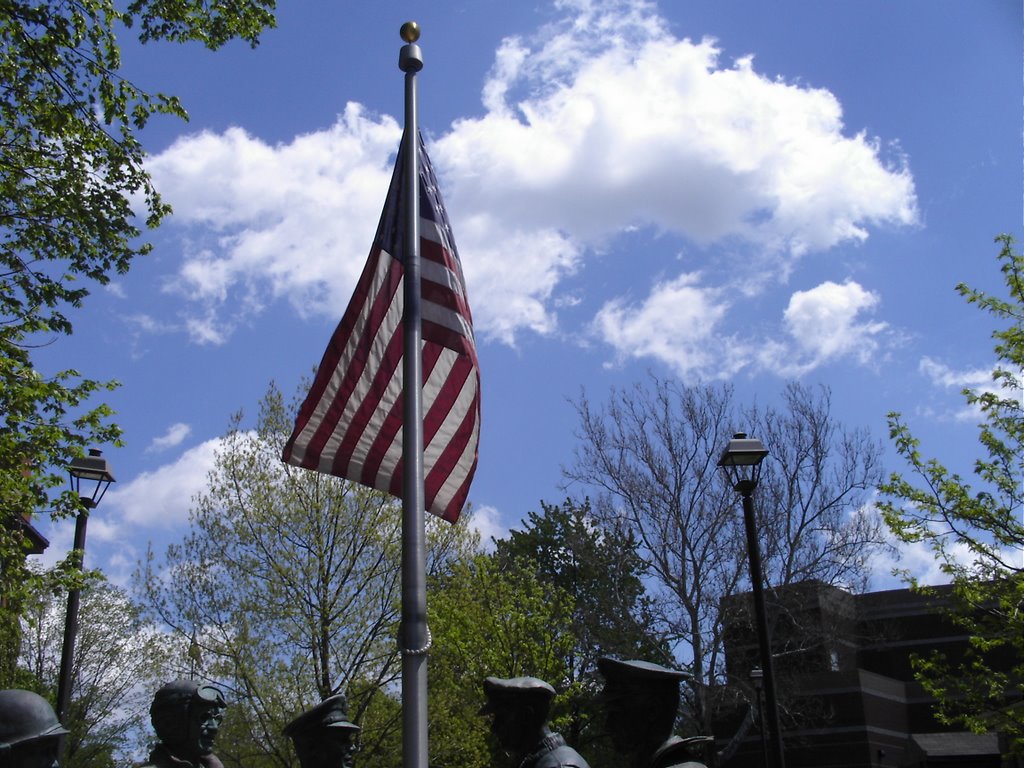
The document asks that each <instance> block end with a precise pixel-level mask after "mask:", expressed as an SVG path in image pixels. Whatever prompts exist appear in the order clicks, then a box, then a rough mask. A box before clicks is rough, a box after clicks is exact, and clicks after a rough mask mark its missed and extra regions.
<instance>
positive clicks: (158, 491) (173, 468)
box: [103, 438, 221, 529]
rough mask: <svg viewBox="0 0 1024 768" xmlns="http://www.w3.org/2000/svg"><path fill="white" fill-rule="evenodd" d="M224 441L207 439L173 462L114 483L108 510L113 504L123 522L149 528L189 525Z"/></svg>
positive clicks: (108, 494)
mask: <svg viewBox="0 0 1024 768" xmlns="http://www.w3.org/2000/svg"><path fill="white" fill-rule="evenodd" d="M220 445H221V440H220V438H215V439H212V440H207V441H206V442H204V443H202V444H200V445H197V446H195V447H194V448H189V449H188V450H187V451H185V452H184V453H183V454H181V456H179V457H178V458H177V459H175V460H174V461H173V462H171V463H169V464H165V465H163V466H162V467H160V468H158V469H156V470H153V471H152V472H143V473H141V474H140V475H137V476H136V477H135V478H134V479H132V480H131V481H130V482H128V483H127V484H125V485H123V486H120V487H118V486H114V487H112V488H111V490H110V491H108V492H107V495H106V498H105V499H104V501H103V506H104V508H105V511H108V510H110V509H111V508H112V509H113V511H114V512H115V513H118V514H119V517H120V520H121V521H122V522H123V523H129V524H132V525H137V526H142V527H147V528H160V529H173V528H179V527H181V526H183V525H185V524H186V523H187V522H188V515H189V510H190V508H191V505H192V498H193V497H194V496H195V495H196V494H197V493H199V492H200V491H202V490H203V489H204V488H205V487H206V478H207V474H208V473H209V472H210V470H211V469H213V465H214V459H215V456H216V452H217V450H218V449H219V447H220ZM108 514H109V512H108Z"/></svg>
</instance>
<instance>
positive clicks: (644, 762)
mask: <svg viewBox="0 0 1024 768" xmlns="http://www.w3.org/2000/svg"><path fill="white" fill-rule="evenodd" d="M597 668H598V669H599V670H600V672H601V675H602V676H603V677H604V681H605V682H604V690H602V691H601V701H602V702H603V703H604V708H605V715H606V717H607V728H608V734H609V736H611V740H612V746H614V748H615V751H616V752H618V753H619V754H620V755H622V756H623V757H625V758H627V759H628V760H629V763H630V765H631V766H632V768H705V766H704V764H703V763H701V762H698V761H696V760H694V759H693V751H694V748H695V747H696V746H697V745H699V744H703V743H705V742H706V741H707V739H705V738H703V737H698V738H696V739H682V738H680V737H678V736H674V735H673V734H672V728H673V726H674V725H675V720H676V712H677V711H678V710H679V684H680V682H681V681H682V680H683V679H684V678H686V673H685V672H681V671H679V670H677V669H669V668H667V667H663V666H661V665H659V664H653V663H651V662H649V661H637V660H630V661H622V660H619V659H611V658H608V657H604V658H600V659H598V660H597Z"/></svg>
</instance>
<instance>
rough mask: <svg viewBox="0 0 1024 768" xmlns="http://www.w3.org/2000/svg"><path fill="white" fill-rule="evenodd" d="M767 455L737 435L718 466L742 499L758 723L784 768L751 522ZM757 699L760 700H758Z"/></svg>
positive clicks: (754, 442) (758, 443)
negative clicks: (763, 713)
mask: <svg viewBox="0 0 1024 768" xmlns="http://www.w3.org/2000/svg"><path fill="white" fill-rule="evenodd" d="M767 455H768V450H767V449H766V448H765V447H764V444H763V443H762V442H761V441H760V440H757V439H754V438H751V437H747V435H746V433H745V432H737V433H736V434H735V435H733V438H732V440H730V441H729V444H728V445H727V446H726V447H725V450H724V451H722V457H721V458H720V459H719V460H718V466H720V467H721V468H722V469H723V470H724V471H725V474H726V476H727V477H728V478H729V482H730V483H731V484H732V487H733V489H734V490H735V491H736V492H737V493H739V494H740V495H741V496H742V497H743V524H744V527H745V528H746V531H747V557H748V559H749V560H750V589H751V592H753V594H754V618H755V620H756V622H757V641H758V647H759V648H760V651H761V674H762V677H763V680H764V693H765V700H766V702H765V703H766V706H767V709H768V721H767V723H765V722H762V723H761V732H762V734H763V733H764V730H765V726H766V725H767V726H768V730H769V732H770V734H771V742H772V751H773V752H774V758H775V761H774V764H775V768H786V760H785V756H784V754H783V749H782V731H781V730H780V728H779V706H778V700H777V699H776V696H775V673H774V671H773V664H772V646H771V642H770V641H769V639H768V619H767V614H766V612H765V607H764V585H763V584H762V579H763V573H762V570H761V548H760V546H759V545H758V542H757V528H756V526H755V522H754V499H753V495H754V489H755V488H757V481H758V480H759V479H760V476H761V462H762V461H764V459H765V457H766V456H767ZM759 700H760V697H759Z"/></svg>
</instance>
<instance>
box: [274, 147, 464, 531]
mask: <svg viewBox="0 0 1024 768" xmlns="http://www.w3.org/2000/svg"><path fill="white" fill-rule="evenodd" d="M417 139H418V141H417V144H416V146H417V149H418V151H419V174H420V178H419V195H420V274H421V296H422V302H421V305H422V329H423V475H424V491H425V501H426V508H427V511H428V512H431V513H432V514H435V515H437V516H438V517H442V518H444V519H445V520H449V521H451V522H455V520H457V519H458V517H459V513H460V512H461V511H462V507H463V504H464V503H465V501H466V497H467V495H468V494H469V486H470V483H471V482H472V480H473V473H474V472H475V471H476V463H477V445H478V443H479V436H480V369H479V364H478V362H477V356H476V346H475V344H474V341H473V320H472V317H471V315H470V311H469V303H468V301H467V300H466V286H465V281H464V279H463V276H462V264H461V262H460V261H459V254H458V251H457V250H456V248H455V240H454V238H453V237H452V230H451V226H450V225H449V223H448V215H447V213H445V209H444V203H443V202H442V200H441V192H440V190H439V189H438V186H437V179H436V178H435V176H434V171H433V169H432V168H431V166H430V159H429V158H428V157H427V152H426V148H425V147H424V145H423V137H422V136H418V137H417ZM404 147H405V142H404V141H403V142H402V148H400V149H399V152H398V158H397V159H396V161H395V170H394V173H393V174H392V177H391V186H390V187H389V188H388V196H387V200H386V201H385V203H384V211H383V213H382V214H381V218H380V224H379V225H378V226H377V236H376V237H375V238H374V240H373V247H372V248H371V249H370V257H369V259H368V260H367V262H366V266H365V267H364V268H363V273H362V275H361V276H360V278H359V282H358V283H357V285H356V289H355V293H354V294H353V296H352V300H351V301H350V302H349V305H348V308H347V309H346V310H345V314H344V316H343V317H342V318H341V322H340V323H339V324H338V327H337V329H336V330H335V331H334V335H333V336H332V337H331V342H330V344H329V345H328V347H327V351H326V352H325V353H324V357H323V360H321V361H320V366H319V368H318V369H317V373H316V377H315V379H314V381H313V386H312V388H311V389H310V392H309V394H308V395H307V396H306V400H305V401H304V402H303V404H302V407H301V408H300V409H299V414H298V417H297V418H296V420H295V430H294V431H293V432H292V436H291V438H289V440H288V442H287V443H286V444H285V447H284V455H283V459H284V461H286V462H287V463H289V464H294V465H296V466H299V467H305V468H307V469H314V470H317V471H318V472H325V473H328V474H331V475H336V476H338V477H344V478H348V479H349V480H355V481H356V482H358V483H362V484H363V485H367V486H370V487H371V488H376V489H378V490H381V491H387V492H388V493H391V494H393V495H395V496H401V494H402V464H403V462H402V420H403V413H402V351H403V344H402V339H403V336H404V333H403V327H402V311H403V306H404V303H405V302H404V298H403V290H402V278H403V274H404V264H403V259H404V258H405V256H406V249H405V246H404V243H403V240H404V237H405V235H404V232H403V229H404V227H403V226H402V224H403V221H404V212H403V207H404V206H403V200H402V197H403V188H404V183H403V177H404V175H405V171H404V166H405V163H404V162H403V153H404V151H405V150H404Z"/></svg>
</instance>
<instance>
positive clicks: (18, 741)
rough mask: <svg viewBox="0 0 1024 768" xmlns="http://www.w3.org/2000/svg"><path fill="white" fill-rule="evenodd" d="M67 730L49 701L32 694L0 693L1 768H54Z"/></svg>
mask: <svg viewBox="0 0 1024 768" xmlns="http://www.w3.org/2000/svg"><path fill="white" fill-rule="evenodd" d="M66 733H67V730H66V729H65V728H64V727H63V726H62V725H61V724H60V722H59V721H58V720H57V715H55V714H54V712H53V707H51V706H50V702H48V701H47V700H46V699H44V698H43V697H42V696H40V695H39V694H38V693H33V692H32V691H24V690H21V689H9V690H4V691H0V766H3V768H56V766H57V758H58V756H59V753H60V740H61V737H63V736H64V735H65V734H66Z"/></svg>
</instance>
